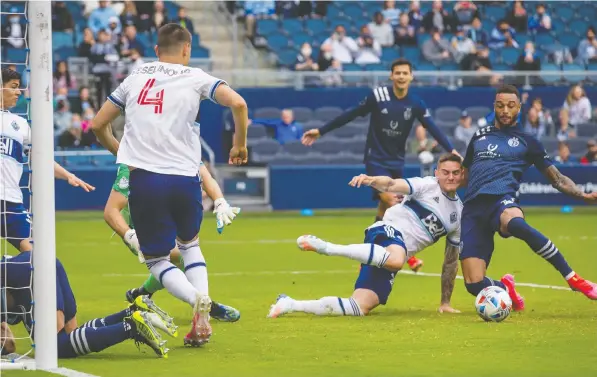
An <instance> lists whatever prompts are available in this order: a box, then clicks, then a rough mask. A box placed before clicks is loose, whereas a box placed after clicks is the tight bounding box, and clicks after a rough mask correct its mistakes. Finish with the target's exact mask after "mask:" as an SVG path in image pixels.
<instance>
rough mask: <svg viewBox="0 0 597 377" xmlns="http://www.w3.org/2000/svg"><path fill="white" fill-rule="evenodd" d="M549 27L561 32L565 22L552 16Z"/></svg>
mask: <svg viewBox="0 0 597 377" xmlns="http://www.w3.org/2000/svg"><path fill="white" fill-rule="evenodd" d="M551 27H552V29H553V30H555V31H556V33H562V32H563V31H564V30H566V22H565V21H562V20H560V19H559V18H552V19H551ZM517 38H518V36H517Z"/></svg>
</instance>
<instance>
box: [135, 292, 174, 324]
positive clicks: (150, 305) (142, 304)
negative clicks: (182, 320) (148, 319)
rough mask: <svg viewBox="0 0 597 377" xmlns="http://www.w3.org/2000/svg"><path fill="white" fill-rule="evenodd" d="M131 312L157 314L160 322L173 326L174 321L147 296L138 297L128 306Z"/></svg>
mask: <svg viewBox="0 0 597 377" xmlns="http://www.w3.org/2000/svg"><path fill="white" fill-rule="evenodd" d="M129 307H130V308H131V310H132V311H137V310H140V311H142V312H150V313H155V314H157V315H158V316H159V317H160V318H161V319H162V321H164V322H165V323H167V324H171V325H172V326H174V319H173V318H172V317H170V316H169V315H168V313H166V312H165V311H164V310H163V309H162V308H160V307H159V306H157V305H156V304H155V302H153V300H152V299H150V298H149V296H138V297H137V298H136V299H135V301H134V302H133V303H132V304H131V305H130V306H129Z"/></svg>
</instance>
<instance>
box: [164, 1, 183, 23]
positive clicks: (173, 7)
mask: <svg viewBox="0 0 597 377" xmlns="http://www.w3.org/2000/svg"><path fill="white" fill-rule="evenodd" d="M164 7H165V8H166V12H168V13H167V14H168V17H169V18H170V19H171V20H174V19H175V18H176V17H178V9H179V8H180V6H179V5H178V4H176V3H175V2H174V1H164Z"/></svg>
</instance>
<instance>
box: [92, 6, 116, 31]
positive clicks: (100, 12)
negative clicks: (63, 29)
mask: <svg viewBox="0 0 597 377" xmlns="http://www.w3.org/2000/svg"><path fill="white" fill-rule="evenodd" d="M112 17H116V18H117V19H118V15H117V14H116V11H115V10H114V9H113V8H112V7H111V6H110V2H109V1H105V0H104V1H100V2H99V6H98V7H97V8H95V9H94V10H93V11H92V12H91V14H90V15H89V19H88V21H87V24H88V26H89V28H90V29H91V31H92V32H93V35H97V34H98V33H99V31H100V30H102V29H104V30H107V29H108V27H109V26H110V19H111V18H112ZM118 24H119V25H120V20H118ZM119 30H120V27H119Z"/></svg>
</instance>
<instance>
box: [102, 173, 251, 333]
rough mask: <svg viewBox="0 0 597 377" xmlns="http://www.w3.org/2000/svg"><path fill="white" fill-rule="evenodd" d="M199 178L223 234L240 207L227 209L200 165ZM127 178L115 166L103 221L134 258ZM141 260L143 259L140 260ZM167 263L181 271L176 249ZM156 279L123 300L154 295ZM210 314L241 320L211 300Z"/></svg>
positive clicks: (134, 237)
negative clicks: (169, 262)
mask: <svg viewBox="0 0 597 377" xmlns="http://www.w3.org/2000/svg"><path fill="white" fill-rule="evenodd" d="M199 175H200V176H201V181H202V182H203V188H204V189H205V191H206V192H207V196H209V197H210V198H211V199H212V200H213V201H214V204H215V209H214V213H215V214H216V224H217V225H216V226H217V229H218V232H220V233H222V231H223V230H224V226H225V225H230V224H231V223H232V221H233V220H234V218H235V217H236V215H237V214H238V213H239V212H240V208H237V207H230V205H229V204H228V202H226V199H224V195H223V194H222V190H220V186H219V185H218V182H216V180H215V179H214V178H213V177H212V176H211V174H210V173H209V170H208V169H207V167H206V166H205V165H203V163H201V165H200V168H199ZM129 179H130V170H129V168H128V166H126V165H120V166H119V167H118V173H117V174H116V181H115V182H114V185H113V186H112V191H111V192H110V196H109V197H108V202H107V203H106V207H105V209H104V219H105V220H106V223H108V225H109V226H110V227H111V228H112V229H113V230H114V232H116V233H117V234H118V235H119V236H120V237H121V238H122V240H123V241H124V243H125V244H126V246H127V247H128V248H129V249H130V250H131V252H132V253H133V254H135V255H137V256H140V255H142V253H140V250H139V240H138V239H137V234H136V232H135V229H134V226H133V221H132V219H131V215H130V212H129ZM141 258H143V257H141ZM170 261H171V262H172V263H173V264H175V265H176V266H177V267H178V268H180V269H181V270H183V271H184V261H183V259H182V256H181V255H180V251H179V250H178V248H177V247H175V248H174V249H172V251H170ZM163 288H164V287H163V286H162V284H160V282H159V280H158V279H156V278H155V277H154V276H153V275H152V274H149V277H148V278H147V280H146V281H145V283H143V285H142V286H141V287H139V288H133V289H130V290H128V291H127V292H126V299H127V301H128V302H131V303H132V302H134V301H135V299H136V298H137V297H138V296H142V295H148V296H149V297H151V296H152V295H153V294H154V293H155V292H157V291H159V290H161V289H163ZM209 315H210V316H211V317H213V318H215V319H218V320H220V321H225V322H236V321H238V320H239V318H240V312H239V311H238V310H236V309H235V308H233V307H230V306H227V305H223V304H219V303H217V302H215V301H212V305H211V311H210V312H209Z"/></svg>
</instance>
